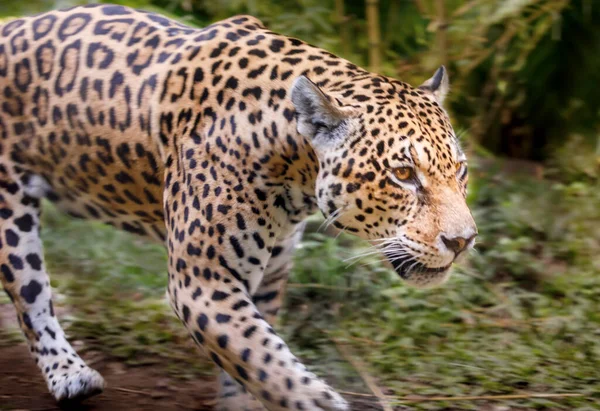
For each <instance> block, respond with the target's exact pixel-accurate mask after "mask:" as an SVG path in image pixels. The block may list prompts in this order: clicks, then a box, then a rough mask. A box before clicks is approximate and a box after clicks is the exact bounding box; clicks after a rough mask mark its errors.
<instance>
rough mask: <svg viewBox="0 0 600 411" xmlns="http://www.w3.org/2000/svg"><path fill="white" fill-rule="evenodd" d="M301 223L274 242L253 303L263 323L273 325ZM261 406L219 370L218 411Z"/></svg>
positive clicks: (251, 409) (250, 409)
mask: <svg viewBox="0 0 600 411" xmlns="http://www.w3.org/2000/svg"><path fill="white" fill-rule="evenodd" d="M303 231H304V224H301V225H300V226H298V228H297V230H296V231H295V232H294V234H293V235H292V236H290V237H288V238H285V239H283V240H279V241H277V242H276V243H275V246H274V247H273V251H272V253H271V258H270V259H269V262H268V264H267V268H266V269H265V274H264V277H263V280H262V283H261V284H260V286H259V288H258V290H257V291H256V292H255V293H254V295H253V297H252V300H253V301H254V304H255V305H256V308H258V310H259V311H260V313H261V314H262V315H263V317H264V318H265V320H267V321H268V322H269V324H271V325H272V326H274V325H275V322H276V320H277V314H278V312H279V309H280V308H281V304H282V302H283V294H284V291H285V285H286V283H287V280H288V275H289V272H290V270H291V268H292V260H293V256H294V251H295V249H296V245H297V244H298V243H299V242H300V240H301V238H302V232H303ZM264 409H265V408H264V406H263V405H262V404H261V403H260V402H259V401H258V400H256V399H255V398H254V397H253V396H252V395H251V394H249V393H248V391H247V390H246V389H245V388H244V387H242V386H241V385H240V384H238V383H237V382H235V380H234V379H233V378H232V377H231V376H230V375H229V374H227V373H226V372H225V371H221V373H220V375H219V399H218V404H217V410H218V411H237V410H244V411H258V410H264Z"/></svg>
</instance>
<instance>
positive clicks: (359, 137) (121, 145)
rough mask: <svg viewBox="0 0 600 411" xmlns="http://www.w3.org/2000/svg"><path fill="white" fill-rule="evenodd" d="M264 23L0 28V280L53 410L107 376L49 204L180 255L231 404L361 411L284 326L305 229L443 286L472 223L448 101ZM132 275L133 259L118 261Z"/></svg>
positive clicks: (98, 21)
mask: <svg viewBox="0 0 600 411" xmlns="http://www.w3.org/2000/svg"><path fill="white" fill-rule="evenodd" d="M448 88H449V83H448V75H447V73H446V70H445V68H444V67H440V68H439V69H438V70H437V71H436V72H435V74H434V75H433V76H432V77H431V78H429V79H428V80H426V81H425V82H424V83H423V84H421V85H420V86H419V87H412V86H410V85H408V84H406V83H403V82H401V81H398V80H395V79H392V78H389V77H386V76H382V75H378V74H374V73H371V72H369V71H366V70H364V69H362V68H360V67H357V66H356V65H354V64H352V63H351V62H349V61H347V60H344V59H342V58H339V57H336V56H335V55H333V54H331V53H329V52H327V51H325V50H322V49H320V48H317V47H314V46H312V45H309V44H307V43H305V42H303V41H301V40H298V39H295V38H291V37H287V36H284V35H280V34H276V33H274V32H272V31H269V30H268V29H267V28H266V27H265V26H264V25H263V24H262V22H261V21H259V20H258V19H256V18H254V17H250V16H236V17H232V18H230V19H227V20H223V21H220V22H217V23H214V24H212V25H210V26H208V27H205V28H202V29H199V28H192V27H188V26H186V25H183V24H181V23H179V22H176V21H174V20H171V19H168V18H166V17H163V16H161V15H159V14H155V13H150V12H146V11H141V10H134V9H131V8H127V7H124V6H120V5H106V4H103V5H90V6H79V7H74V8H70V9H67V10H58V11H51V12H47V13H42V14H39V15H36V16H31V17H24V18H17V19H14V20H12V21H8V22H5V23H4V24H3V25H2V26H0V93H1V94H0V272H1V273H0V278H1V281H2V284H3V288H4V290H5V291H6V293H7V294H8V296H9V297H10V299H11V300H12V302H13V303H14V307H15V309H16V312H17V317H18V320H19V324H20V327H21V329H22V331H23V333H24V335H25V338H26V340H27V343H28V346H29V349H30V351H31V355H32V356H33V358H34V360H35V362H36V364H37V366H38V367H39V369H40V370H41V373H42V375H43V377H44V379H45V381H46V382H47V385H48V388H49V390H50V392H51V393H52V395H53V396H54V397H55V398H56V400H58V401H78V400H82V399H85V398H86V397H89V396H91V395H94V394H97V393H99V392H100V391H102V389H103V387H104V380H103V378H102V377H101V376H100V374H99V373H98V372H96V371H95V370H93V369H92V368H90V367H89V366H88V365H86V363H85V361H84V360H83V359H82V358H81V357H80V356H79V355H78V354H77V353H76V352H75V350H74V349H73V347H72V346H71V345H70V344H69V342H68V341H67V339H66V337H65V333H64V331H63V329H62V328H61V326H60V324H59V322H58V320H57V316H56V313H55V311H54V308H53V304H52V297H51V286H50V282H49V277H48V273H47V270H46V266H45V263H44V258H43V250H42V242H41V240H40V235H39V234H40V213H41V208H40V207H41V206H40V204H41V200H42V199H44V198H46V199H49V200H50V201H52V202H53V203H55V204H56V207H58V208H59V209H60V210H64V211H65V212H67V213H70V214H71V215H74V216H76V217H80V218H88V219H95V220H99V221H102V222H104V223H107V224H111V225H113V226H115V227H118V228H120V229H123V230H126V231H129V232H132V233H135V234H137V235H140V236H144V237H148V238H151V239H154V240H156V241H159V242H162V243H163V244H165V247H166V249H167V251H168V264H167V267H166V268H167V273H168V286H167V296H168V299H169V301H170V305H171V306H172V308H173V310H174V312H175V314H176V315H177V317H178V318H179V319H180V321H181V322H182V323H183V325H184V326H185V327H186V328H187V330H188V331H189V334H190V335H191V338H193V340H194V341H195V342H196V343H197V344H198V345H199V346H201V347H202V348H203V350H204V351H205V352H206V354H207V355H208V357H210V359H211V360H212V361H213V362H214V363H215V364H216V365H217V366H218V367H220V368H221V370H222V372H221V375H220V378H219V381H220V391H219V399H218V404H217V409H219V410H260V409H268V410H288V409H293V410H347V409H348V404H347V402H346V400H345V399H344V398H343V397H342V396H340V395H339V394H338V393H336V392H335V391H334V390H333V389H332V388H331V387H330V386H329V385H328V384H327V383H326V382H325V381H324V380H323V379H321V378H319V377H317V376H316V375H315V374H314V373H312V372H310V370H308V369H307V368H306V367H305V366H304V365H303V364H302V362H301V361H300V360H299V359H298V358H297V357H296V356H295V355H294V354H293V353H292V352H291V351H290V349H289V347H288V345H287V344H286V342H285V341H284V340H283V339H282V337H280V336H279V335H278V334H277V332H276V331H275V330H274V328H273V327H274V326H275V324H274V322H275V319H276V315H277V312H278V311H279V309H280V306H281V303H282V296H283V291H284V288H285V284H286V281H287V278H288V273H289V271H290V268H291V265H292V262H291V261H292V255H293V251H294V248H295V246H296V245H297V244H298V242H299V240H300V238H301V236H302V231H303V228H304V224H305V223H304V221H305V219H306V218H307V217H308V216H310V215H311V214H314V213H315V212H318V211H320V212H322V213H323V215H324V216H325V217H326V221H327V222H328V223H329V224H333V225H334V226H335V227H337V228H338V229H340V230H343V231H345V232H347V233H350V234H353V235H356V236H358V237H360V238H362V239H364V240H367V241H369V242H370V243H371V245H372V246H373V247H374V249H375V250H376V251H378V252H380V253H381V256H382V259H383V260H384V261H386V262H387V263H388V264H390V265H391V267H392V268H393V269H394V270H395V271H396V272H397V273H398V275H399V276H400V277H401V278H403V279H404V280H405V281H406V282H408V283H409V284H412V285H415V286H418V287H427V286H433V285H437V284H441V283H443V282H444V281H445V280H446V279H447V278H448V276H449V274H450V272H451V266H452V265H453V262H454V261H455V260H456V258H457V257H459V256H461V255H463V254H464V253H465V252H467V251H468V250H469V249H470V248H471V247H472V246H473V243H474V239H475V236H476V235H477V229H476V225H475V222H474V220H473V218H472V215H471V212H470V210H469V208H468V206H467V203H466V200H465V197H466V187H467V180H468V173H467V165H466V157H465V154H464V152H463V150H462V149H461V147H460V144H459V141H458V139H457V137H456V134H455V133H454V131H453V128H452V126H451V124H450V120H449V117H448V114H447V113H446V111H445V110H444V108H443V106H442V103H443V101H444V98H445V96H446V94H447V92H448ZM115 264H118V261H115Z"/></svg>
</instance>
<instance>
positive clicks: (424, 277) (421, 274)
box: [392, 261, 452, 288]
mask: <svg viewBox="0 0 600 411" xmlns="http://www.w3.org/2000/svg"><path fill="white" fill-rule="evenodd" d="M392 265H393V267H394V271H396V273H397V274H398V275H399V276H400V277H401V278H402V279H403V280H404V281H405V282H406V283H407V284H409V285H411V286H413V287H416V288H431V287H436V286H439V285H442V284H444V283H445V282H446V281H447V280H448V278H449V277H450V273H451V271H452V270H451V268H452V263H450V264H448V265H446V266H443V267H428V266H426V265H425V264H423V263H420V262H413V263H399V262H398V261H396V262H394V264H392Z"/></svg>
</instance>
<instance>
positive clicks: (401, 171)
mask: <svg viewBox="0 0 600 411" xmlns="http://www.w3.org/2000/svg"><path fill="white" fill-rule="evenodd" d="M392 172H393V173H394V177H396V178H397V179H398V180H400V181H408V180H411V179H412V178H413V177H414V173H415V172H414V170H413V169H412V168H411V167H398V168H395V169H394V170H393V171H392Z"/></svg>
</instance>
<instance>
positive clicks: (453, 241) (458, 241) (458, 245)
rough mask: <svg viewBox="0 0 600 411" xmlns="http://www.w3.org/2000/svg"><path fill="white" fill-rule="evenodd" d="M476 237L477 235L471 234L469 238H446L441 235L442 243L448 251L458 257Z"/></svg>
mask: <svg viewBox="0 0 600 411" xmlns="http://www.w3.org/2000/svg"><path fill="white" fill-rule="evenodd" d="M475 237H477V234H473V235H472V236H470V237H469V238H464V237H454V238H448V237H446V236H445V235H442V242H443V243H444V245H445V246H446V247H447V248H448V250H450V251H453V252H454V254H456V255H459V254H460V253H461V252H463V251H464V250H465V248H467V247H468V246H469V245H470V244H471V242H472V241H473V239H474V238H475Z"/></svg>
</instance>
